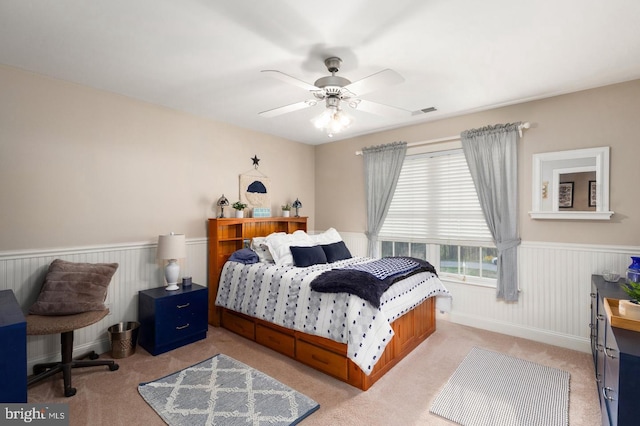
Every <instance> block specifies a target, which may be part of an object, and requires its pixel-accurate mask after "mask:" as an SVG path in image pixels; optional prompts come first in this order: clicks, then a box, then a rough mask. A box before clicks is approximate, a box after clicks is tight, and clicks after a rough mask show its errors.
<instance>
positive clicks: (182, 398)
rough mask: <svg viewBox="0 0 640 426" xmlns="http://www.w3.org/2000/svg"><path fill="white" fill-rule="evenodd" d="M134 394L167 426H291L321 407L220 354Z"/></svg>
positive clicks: (150, 384) (152, 383) (144, 387)
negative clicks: (138, 394) (142, 399)
mask: <svg viewBox="0 0 640 426" xmlns="http://www.w3.org/2000/svg"><path fill="white" fill-rule="evenodd" d="M138 392H140V395H142V397H143V398H144V399H145V401H147V403H148V404H149V405H150V406H151V407H152V408H153V409H154V410H156V412H157V413H158V414H159V415H160V417H162V419H163V420H164V421H165V422H166V423H167V424H169V425H172V426H173V425H176V426H177V425H189V426H193V425H234V426H235V425H243V426H246V425H270V426H271V425H295V424H297V423H299V422H300V421H301V420H302V419H304V418H306V417H307V416H309V415H310V414H311V413H313V412H314V411H316V410H317V409H318V408H320V405H319V404H318V403H317V402H315V401H314V400H312V399H311V398H308V397H306V396H305V395H303V394H301V393H300V392H297V391H295V390H293V389H291V388H290V387H288V386H286V385H284V384H282V383H280V382H279V381H277V380H275V379H274V378H272V377H269V376H267V375H266V374H264V373H261V372H260V371H258V370H256V369H254V368H251V367H249V366H248V365H245V364H243V363H241V362H239V361H236V360H235V359H233V358H231V357H228V356H226V355H223V354H218V355H215V356H214V357H212V358H209V359H208V360H206V361H203V362H201V363H199V364H196V365H194V366H192V367H189V368H185V369H184V370H181V371H178V372H177V373H174V374H171V375H169V376H166V377H163V378H161V379H158V380H154V381H152V382H148V383H141V384H140V385H139V386H138Z"/></svg>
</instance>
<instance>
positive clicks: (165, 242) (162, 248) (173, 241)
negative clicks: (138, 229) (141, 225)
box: [156, 232, 187, 259]
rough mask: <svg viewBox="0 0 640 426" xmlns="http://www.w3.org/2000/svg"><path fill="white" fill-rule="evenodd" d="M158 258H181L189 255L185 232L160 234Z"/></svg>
mask: <svg viewBox="0 0 640 426" xmlns="http://www.w3.org/2000/svg"><path fill="white" fill-rule="evenodd" d="M156 257H157V258H158V259H181V258H184V257H187V245H186V240H185V236H184V234H174V233H173V232H172V233H171V234H168V235H160V236H158V253H157V255H156Z"/></svg>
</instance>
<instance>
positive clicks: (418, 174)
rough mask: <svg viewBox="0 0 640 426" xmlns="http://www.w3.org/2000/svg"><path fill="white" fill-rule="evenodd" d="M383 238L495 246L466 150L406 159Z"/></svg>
mask: <svg viewBox="0 0 640 426" xmlns="http://www.w3.org/2000/svg"><path fill="white" fill-rule="evenodd" d="M380 237H383V238H389V239H393V240H405V241H427V242H432V243H437V244H460V245H469V244H471V245H484V246H493V240H492V238H491V233H490V232H489V228H488V227H487V224H486V222H485V220H484V216H483V214H482V210H481V209H480V203H479V202H478V196H477V194H476V190H475V187H474V185H473V180H472V179H471V174H470V173H469V168H468V166H467V162H466V160H465V157H464V153H463V152H462V150H461V149H456V150H451V151H441V152H435V153H428V154H418V155H409V156H407V157H406V158H405V160H404V163H403V165H402V171H401V172H400V177H399V180H398V185H397V188H396V191H395V193H394V195H393V200H392V201H391V206H390V208H389V213H388V215H387V217H386V219H385V222H384V225H383V226H382V229H381V231H380Z"/></svg>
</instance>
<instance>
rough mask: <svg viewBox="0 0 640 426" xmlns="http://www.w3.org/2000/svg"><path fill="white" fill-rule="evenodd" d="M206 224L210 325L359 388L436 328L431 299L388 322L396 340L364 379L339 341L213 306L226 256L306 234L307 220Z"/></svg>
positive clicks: (223, 220) (222, 220) (230, 220)
mask: <svg viewBox="0 0 640 426" xmlns="http://www.w3.org/2000/svg"><path fill="white" fill-rule="evenodd" d="M208 225H209V228H208V234H209V259H208V262H209V264H208V266H209V323H210V324H212V325H213V326H216V327H219V326H222V327H224V328H226V329H228V330H230V331H233V332H234V333H237V334H240V335H241V336H244V337H246V338H248V339H251V340H253V341H255V342H258V343H260V344H261V345H264V346H266V347H269V348H271V349H273V350H276V351H278V352H280V353H282V354H284V355H287V356H289V357H291V358H293V359H295V360H298V361H300V362H301V363H303V364H305V365H308V366H310V367H313V368H315V369H317V370H320V371H322V372H323V373H326V374H328V375H330V376H333V377H335V378H337V379H340V380H342V381H343V382H346V383H348V384H350V385H352V386H355V387H357V388H359V389H362V390H367V389H369V388H370V387H371V386H372V385H373V384H374V383H375V382H376V381H378V380H379V379H380V378H381V377H382V376H384V374H385V373H386V372H387V371H389V370H390V369H391V368H392V367H393V366H394V365H396V364H397V363H398V362H400V360H401V359H402V358H404V357H405V356H407V355H408V354H409V353H410V352H411V351H412V350H413V349H415V348H416V347H417V346H418V345H419V344H420V343H422V342H423V341H424V340H426V339H427V337H429V336H430V335H431V334H432V333H433V332H434V331H435V329H436V318H435V299H434V298H433V297H430V298H429V299H427V300H425V301H424V302H422V303H421V304H420V305H418V306H416V307H415V308H414V309H412V310H411V311H409V312H407V313H406V314H404V315H403V316H402V317H400V318H398V319H396V320H395V321H394V322H393V323H392V324H391V327H392V328H393V331H394V333H395V336H394V337H393V339H392V340H391V342H389V344H388V345H387V347H386V348H385V351H384V352H383V354H382V356H381V357H380V359H379V361H378V363H377V364H376V365H375V367H374V368H373V371H372V372H371V374H370V375H368V376H367V375H366V374H365V373H364V372H363V371H362V370H361V369H360V367H358V366H357V365H356V364H355V363H354V362H353V361H351V360H350V359H349V358H348V357H347V345H346V344H344V343H338V342H334V341H333V340H330V339H327V338H324V337H319V336H313V335H310V334H306V333H303V332H300V331H295V330H291V329H287V328H284V327H281V326H278V325H276V324H272V323H269V322H267V321H263V320H260V319H257V318H253V317H250V316H247V315H244V314H241V313H238V312H234V311H231V310H228V309H225V308H221V307H218V306H215V300H216V296H217V294H218V281H219V279H220V272H221V271H222V267H223V265H224V263H225V262H226V261H227V259H228V258H229V256H230V255H231V253H233V252H234V251H236V250H238V249H241V248H242V247H243V246H244V244H245V243H246V242H247V241H248V240H250V239H251V238H253V237H262V236H266V235H269V234H270V233H272V232H287V233H291V232H294V231H296V230H298V229H300V230H303V231H306V230H307V218H305V217H292V218H285V217H282V218H277V217H276V218H251V219H233V218H220V219H209V224H208Z"/></svg>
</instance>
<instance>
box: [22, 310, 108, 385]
mask: <svg viewBox="0 0 640 426" xmlns="http://www.w3.org/2000/svg"><path fill="white" fill-rule="evenodd" d="M108 313H109V310H108V309H105V310H103V311H89V312H82V313H80V314H74V315H62V316H44V315H27V335H45V334H60V346H61V354H62V359H61V360H60V361H58V362H49V363H45V364H36V365H34V366H33V374H34V375H33V376H29V378H28V379H27V385H28V386H30V385H32V384H34V383H36V382H39V381H41V380H44V379H46V378H47V377H51V376H53V375H54V374H57V373H59V372H62V377H63V379H64V396H73V395H75V394H76V389H75V388H74V387H72V386H71V369H72V368H81V367H96V366H105V365H106V366H108V367H109V370H111V371H115V370H117V369H118V364H116V363H115V361H113V360H107V359H100V360H99V359H97V358H98V354H96V353H95V352H90V353H89V354H87V355H85V356H83V357H81V358H87V357H88V358H90V359H89V360H83V359H73V332H74V331H75V330H77V329H80V328H83V327H87V326H89V325H91V324H94V323H96V322H98V321H100V320H101V319H102V318H104V317H105V316H106V315H107V314H108Z"/></svg>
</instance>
